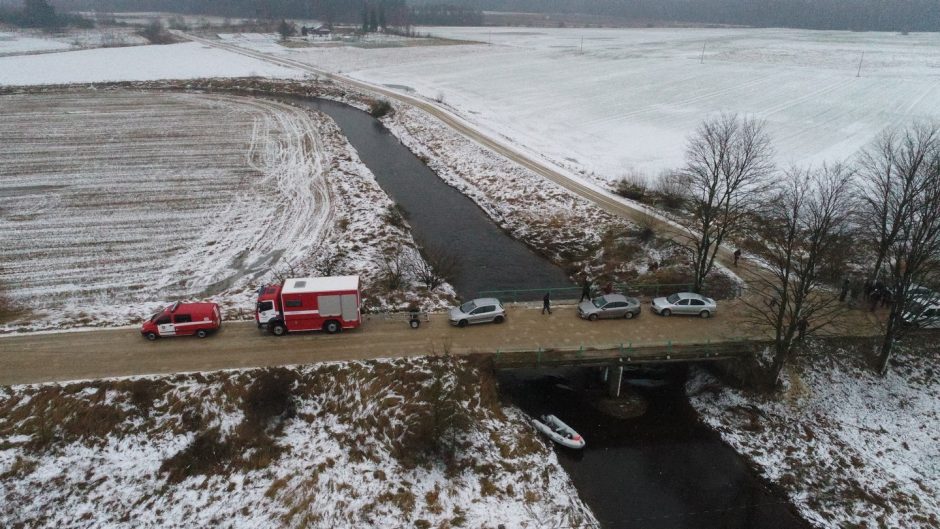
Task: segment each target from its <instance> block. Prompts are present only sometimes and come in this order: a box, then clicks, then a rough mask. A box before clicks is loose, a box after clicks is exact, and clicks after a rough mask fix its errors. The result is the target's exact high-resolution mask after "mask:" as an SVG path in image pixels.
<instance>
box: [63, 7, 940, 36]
mask: <svg viewBox="0 0 940 529" xmlns="http://www.w3.org/2000/svg"><path fill="white" fill-rule="evenodd" d="M52 4H53V5H54V6H56V7H58V8H60V9H66V10H84V11H90V10H96V9H97V10H103V11H169V12H177V13H186V14H197V15H218V16H229V17H241V18H283V17H287V18H316V19H320V20H324V21H327V22H352V23H358V22H359V21H361V19H362V13H363V12H364V11H371V10H375V9H377V6H378V5H380V4H382V5H383V6H384V11H385V12H386V13H389V14H391V13H397V14H401V16H405V13H407V14H408V17H409V19H410V20H408V22H410V23H413V24H455V25H475V24H482V23H483V19H482V14H481V11H483V10H492V11H522V12H535V13H566V14H574V13H579V14H585V15H596V16H610V17H617V18H626V19H634V20H646V21H653V22H656V21H675V22H688V23H705V24H734V25H747V26H757V27H794V28H809V29H842V30H869V31H940V0H407V7H408V8H411V10H410V12H409V10H408V9H407V8H406V7H405V6H406V0H53V1H52ZM395 22H399V21H398V20H395V21H393V20H392V17H390V18H389V24H390V25H391V24H393V23H395ZM401 25H405V24H401Z"/></svg>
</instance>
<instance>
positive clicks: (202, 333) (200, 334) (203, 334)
mask: <svg viewBox="0 0 940 529" xmlns="http://www.w3.org/2000/svg"><path fill="white" fill-rule="evenodd" d="M196 336H198V337H199V338H205V337H206V336H209V333H208V331H206V330H205V329H199V330H198V331H196Z"/></svg>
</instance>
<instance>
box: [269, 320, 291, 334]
mask: <svg viewBox="0 0 940 529" xmlns="http://www.w3.org/2000/svg"><path fill="white" fill-rule="evenodd" d="M270 327H271V334H273V335H274V336H284V335H285V334H287V327H284V324H283V323H275V324H273V325H271V326H270Z"/></svg>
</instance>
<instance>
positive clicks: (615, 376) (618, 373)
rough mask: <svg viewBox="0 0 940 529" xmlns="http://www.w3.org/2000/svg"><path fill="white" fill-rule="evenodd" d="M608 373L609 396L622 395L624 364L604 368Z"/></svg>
mask: <svg viewBox="0 0 940 529" xmlns="http://www.w3.org/2000/svg"><path fill="white" fill-rule="evenodd" d="M604 372H605V374H606V375H607V396H609V397H611V398H615V397H619V396H620V384H621V382H622V381H623V366H613V367H608V368H605V369H604Z"/></svg>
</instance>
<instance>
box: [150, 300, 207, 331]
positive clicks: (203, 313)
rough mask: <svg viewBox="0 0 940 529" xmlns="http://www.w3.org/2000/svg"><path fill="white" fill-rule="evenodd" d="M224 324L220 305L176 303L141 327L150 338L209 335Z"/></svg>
mask: <svg viewBox="0 0 940 529" xmlns="http://www.w3.org/2000/svg"><path fill="white" fill-rule="evenodd" d="M221 325H222V316H221V315H220V314H219V306H218V305H216V304H215V303H181V302H179V301H177V302H176V303H174V304H172V305H170V306H168V307H167V308H165V309H163V310H161V311H160V312H158V313H156V314H154V315H153V316H151V317H150V319H149V320H147V321H145V322H144V324H143V325H142V326H141V327H140V334H142V335H143V336H144V337H145V338H147V339H148V340H156V339H157V338H158V337H163V336H191V335H194V334H195V335H196V336H198V337H200V338H205V337H206V336H209V333H210V332H213V331H216V330H218V329H219V327H220V326H221Z"/></svg>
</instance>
